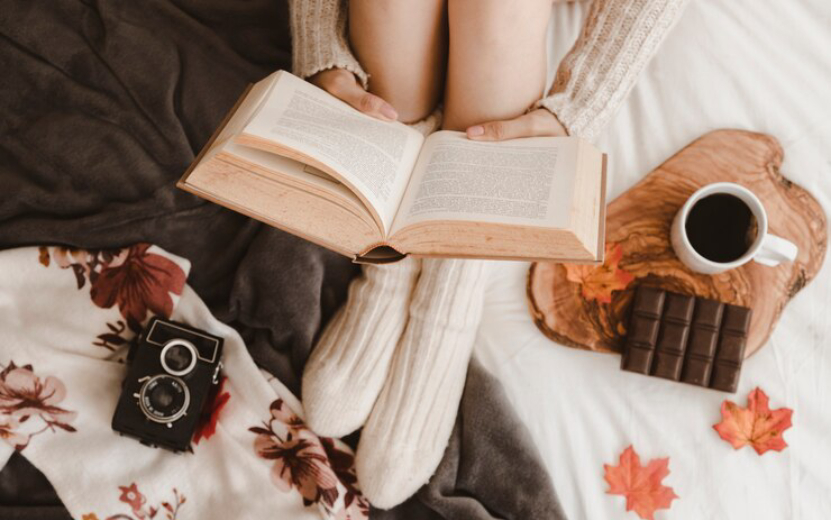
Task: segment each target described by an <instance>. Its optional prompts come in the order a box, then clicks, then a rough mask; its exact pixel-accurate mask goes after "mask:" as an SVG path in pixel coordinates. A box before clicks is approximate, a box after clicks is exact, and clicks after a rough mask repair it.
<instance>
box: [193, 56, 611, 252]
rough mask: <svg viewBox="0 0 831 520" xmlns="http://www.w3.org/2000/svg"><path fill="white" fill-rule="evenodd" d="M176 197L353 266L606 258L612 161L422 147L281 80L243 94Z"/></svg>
mask: <svg viewBox="0 0 831 520" xmlns="http://www.w3.org/2000/svg"><path fill="white" fill-rule="evenodd" d="M179 187H181V188H183V189H185V190H188V191H190V192H192V193H195V194H197V195H199V196H202V197H204V198H207V199H209V200H212V201H214V202H217V203H219V204H222V205H223V206H227V207H229V208H231V209H233V210H236V211H239V212H241V213H244V214H246V215H249V216H251V217H254V218H256V219H259V220H261V221H263V222H266V223H267V224H270V225H272V226H275V227H278V228H280V229H283V230H286V231H288V232H290V233H293V234H295V235H298V236H301V237H303V238H305V239H308V240H310V241H312V242H315V243H317V244H320V245H322V246H324V247H327V248H329V249H332V250H335V251H338V252H340V253H342V254H345V255H348V256H350V257H352V258H354V259H356V261H364V262H377V263H383V262H390V261H395V260H397V259H400V258H402V257H403V256H404V255H406V254H413V255H416V256H447V257H475V258H501V259H527V260H559V261H568V262H587V263H594V262H599V261H601V260H602V258H603V250H604V247H603V239H604V207H605V200H604V198H605V156H604V155H603V154H601V153H600V152H598V151H597V149H595V148H594V147H593V146H592V145H591V144H589V143H587V142H585V141H583V140H581V139H578V138H575V137H534V138H525V139H514V140H510V141H505V142H499V143H482V142H475V141H471V140H469V139H467V138H466V137H465V135H464V134H463V133H461V132H450V131H441V132H436V133H433V134H432V135H430V136H429V137H428V138H426V139H425V138H424V136H423V135H422V134H421V133H419V132H418V131H416V130H414V129H412V128H410V127H408V126H406V125H403V124H401V123H389V122H383V121H379V120H376V119H373V118H371V117H369V116H367V115H365V114H362V113H360V112H358V111H357V110H355V109H353V108H352V107H350V106H349V105H347V104H346V103H344V102H342V101H340V100H338V99H336V98H335V97H333V96H331V95H330V94H328V93H327V92H325V91H323V90H321V89H319V88H317V87H315V86H314V85H312V84H310V83H308V82H306V81H303V80H301V79H300V78H297V77H296V76H293V75H291V74H289V73H288V72H284V71H280V72H275V73H274V74H272V75H271V76H269V77H267V78H265V79H263V80H262V81H260V82H258V83H256V84H254V85H252V86H251V87H250V88H249V89H248V90H247V91H246V92H245V93H244V94H243V96H242V97H241V98H240V100H239V101H238V102H237V104H236V106H235V107H234V108H233V109H232V110H231V112H230V113H229V114H228V116H227V117H226V119H225V121H224V122H223V124H222V126H221V127H220V128H219V129H218V130H217V132H216V133H215V134H214V136H213V138H212V139H211V141H210V142H209V143H208V144H207V145H206V147H205V149H204V150H202V152H201V153H200V154H199V156H198V157H197V158H196V160H195V161H194V163H193V164H192V165H191V167H190V168H189V169H188V171H187V172H186V173H185V175H184V176H183V177H182V179H181V180H180V181H179Z"/></svg>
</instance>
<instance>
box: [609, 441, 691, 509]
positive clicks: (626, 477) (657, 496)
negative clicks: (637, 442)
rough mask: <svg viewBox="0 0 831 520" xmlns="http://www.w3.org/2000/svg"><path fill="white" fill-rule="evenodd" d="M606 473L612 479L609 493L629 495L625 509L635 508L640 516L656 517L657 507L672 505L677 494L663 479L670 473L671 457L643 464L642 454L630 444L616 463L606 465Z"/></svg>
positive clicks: (665, 507)
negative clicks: (617, 463)
mask: <svg viewBox="0 0 831 520" xmlns="http://www.w3.org/2000/svg"><path fill="white" fill-rule="evenodd" d="M603 469H604V470H605V472H606V474H605V475H604V476H603V478H604V479H606V482H608V483H609V489H608V490H607V491H606V493H608V494H610V495H623V496H625V497H626V510H627V511H635V513H637V514H638V516H639V517H641V518H644V519H646V520H653V518H654V517H653V515H654V514H655V511H657V510H658V509H669V507H670V504H671V502H672V500H673V499H675V498H678V495H676V494H675V492H674V491H673V490H672V488H671V487H667V486H664V485H663V484H662V483H661V481H662V480H663V479H664V477H666V476H667V475H669V458H663V459H652V460H650V461H649V464H647V465H646V466H641V460H640V457H638V454H637V453H635V450H634V449H633V448H632V446H629V447H628V448H626V449H625V450H623V453H621V454H620V464H619V465H617V466H610V465H608V464H604V465H603Z"/></svg>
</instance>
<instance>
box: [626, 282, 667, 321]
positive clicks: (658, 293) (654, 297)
mask: <svg viewBox="0 0 831 520" xmlns="http://www.w3.org/2000/svg"><path fill="white" fill-rule="evenodd" d="M665 294H666V291H664V290H663V289H657V288H655V287H644V286H641V287H638V292H637V293H636V294H635V303H634V304H633V306H632V312H633V313H635V314H642V315H645V316H652V317H653V318H660V317H661V313H662V312H663V309H664V297H665Z"/></svg>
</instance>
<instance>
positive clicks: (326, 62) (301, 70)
mask: <svg viewBox="0 0 831 520" xmlns="http://www.w3.org/2000/svg"><path fill="white" fill-rule="evenodd" d="M346 2H347V0H289V14H290V18H291V39H292V66H293V68H294V74H295V75H296V76H299V77H301V78H304V79H305V78H308V77H309V76H314V75H315V74H317V73H318V72H320V71H323V70H328V69H346V70H348V71H349V72H352V73H353V74H355V76H356V77H357V78H358V81H360V82H361V84H362V85H363V86H364V88H367V85H368V81H369V75H368V74H367V73H366V72H365V71H364V69H363V68H361V65H360V64H359V63H358V60H356V59H355V56H354V55H353V54H352V51H351V50H350V49H349V42H348V41H347V34H346V33H347V31H346V16H347V12H348V9H347V5H346Z"/></svg>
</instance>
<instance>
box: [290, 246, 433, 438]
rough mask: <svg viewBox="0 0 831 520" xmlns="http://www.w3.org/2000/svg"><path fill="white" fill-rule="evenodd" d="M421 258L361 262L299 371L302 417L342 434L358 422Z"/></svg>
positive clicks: (375, 389) (394, 338) (397, 333)
mask: <svg viewBox="0 0 831 520" xmlns="http://www.w3.org/2000/svg"><path fill="white" fill-rule="evenodd" d="M420 266H421V261H420V260H416V259H414V258H405V259H404V260H402V261H401V262H398V263H396V264H392V265H366V266H364V270H363V275H362V276H361V277H360V278H358V279H356V280H355V281H353V282H352V285H351V286H350V287H349V297H348V299H347V301H346V303H345V304H344V305H343V307H341V309H340V310H338V312H337V314H336V315H335V316H334V317H333V318H332V320H331V322H330V323H329V324H328V325H327V327H326V330H325V331H324V332H323V335H322V336H321V338H320V341H318V343H317V345H316V346H315V348H314V350H313V351H312V354H311V356H310V357H309V360H308V362H307V363H306V368H305V371H304V373H303V383H302V384H303V389H302V398H303V409H304V411H305V413H306V423H307V424H308V425H309V427H310V428H311V429H312V430H313V431H314V432H315V433H317V434H318V435H322V436H325V437H342V436H344V435H347V434H349V433H352V432H353V431H355V430H357V429H358V428H360V427H361V426H363V424H364V422H365V421H366V418H367V416H368V415H369V412H370V411H371V410H372V406H373V404H374V403H375V400H376V399H377V397H378V394H379V392H380V391H381V388H382V387H383V385H384V381H385V379H386V377H387V372H388V371H389V365H390V361H391V359H392V355H393V352H394V351H395V346H396V344H397V343H398V340H399V338H400V337H401V333H402V331H403V330H404V326H405V325H406V323H407V312H408V309H409V306H410V298H411V295H412V291H413V286H414V285H415V283H416V280H417V279H418V273H419V270H420Z"/></svg>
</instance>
